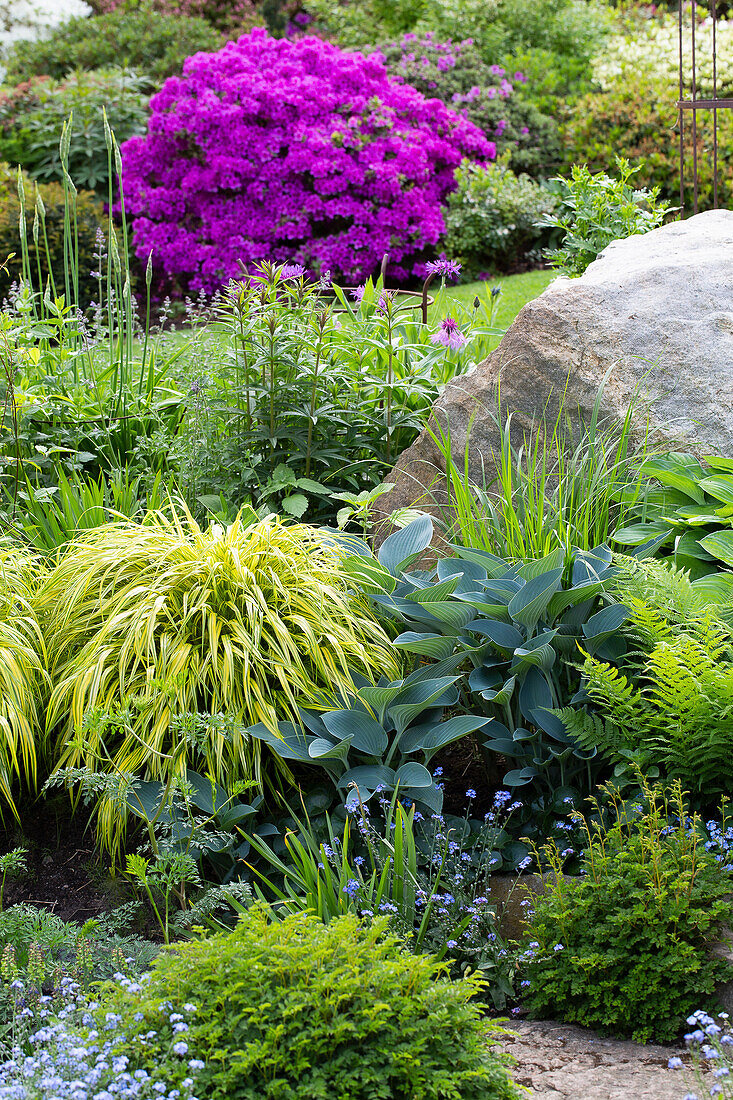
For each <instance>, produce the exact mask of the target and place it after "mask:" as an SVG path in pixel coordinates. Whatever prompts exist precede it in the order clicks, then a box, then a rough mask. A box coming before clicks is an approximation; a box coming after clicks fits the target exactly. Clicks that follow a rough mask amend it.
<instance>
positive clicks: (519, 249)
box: [444, 159, 557, 278]
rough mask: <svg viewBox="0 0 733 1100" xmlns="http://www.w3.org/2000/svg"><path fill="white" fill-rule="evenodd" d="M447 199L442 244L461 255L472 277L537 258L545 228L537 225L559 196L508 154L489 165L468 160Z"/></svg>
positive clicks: (459, 172)
mask: <svg viewBox="0 0 733 1100" xmlns="http://www.w3.org/2000/svg"><path fill="white" fill-rule="evenodd" d="M456 185H457V186H456V189H455V191H453V192H451V194H450V195H449V196H448V200H447V210H446V214H445V224H446V233H445V238H444V247H445V250H446V252H447V253H448V255H450V256H454V257H455V258H456V259H459V260H460V262H461V263H462V264H463V267H464V273H465V274H466V277H468V278H475V277H476V276H477V275H478V274H480V273H481V272H482V271H506V270H507V269H508V268H512V267H516V266H517V265H520V264H522V263H525V262H527V261H529V260H537V259H539V249H540V245H541V244H542V243H543V238H544V240H546V239H547V231H546V230H543V229H541V228H538V227H537V222H538V221H539V219H540V218H543V217H545V216H546V215H548V214H550V213H552V212H553V211H554V210H555V207H556V205H557V200H556V198H555V196H554V195H553V194H552V193H551V192H550V191H548V190H547V188H545V187H543V186H541V185H540V184H538V183H536V182H535V181H534V180H532V179H530V177H529V176H527V175H525V174H524V173H522V174H520V175H515V173H514V172H513V171H512V170H511V168H509V166H508V165H507V163H506V159H503V160H501V161H497V162H496V163H495V164H487V165H486V166H482V165H478V164H472V163H470V162H469V161H464V162H463V164H462V165H461V167H460V168H458V169H457V170H456Z"/></svg>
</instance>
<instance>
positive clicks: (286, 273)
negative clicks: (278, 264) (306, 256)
mask: <svg viewBox="0 0 733 1100" xmlns="http://www.w3.org/2000/svg"><path fill="white" fill-rule="evenodd" d="M303 275H305V268H304V267H303V266H302V264H284V265H283V268H282V270H281V272H280V278H281V279H282V280H285V279H300V278H302V276H303Z"/></svg>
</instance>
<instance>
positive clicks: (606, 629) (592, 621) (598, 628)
mask: <svg viewBox="0 0 733 1100" xmlns="http://www.w3.org/2000/svg"><path fill="white" fill-rule="evenodd" d="M630 614H631V612H630V611H629V609H628V607H627V606H626V605H625V604H622V603H612V604H609V605H608V607H602V608H601V610H600V611H596V613H595V615H591V617H590V618H589V619H588V621H587V623H584V624H583V635H584V637H586V638H588V640H589V641H600V639H601V638H607V637H608V636H609V635H610V634H615V633H616V632H617V631H618V630H620V629H621V627H622V626H623V624H624V623H625V622H626V620H627V619H628V617H629V615H630Z"/></svg>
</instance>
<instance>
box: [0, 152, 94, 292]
mask: <svg viewBox="0 0 733 1100" xmlns="http://www.w3.org/2000/svg"><path fill="white" fill-rule="evenodd" d="M23 189H24V192H25V202H24V206H25V228H26V239H27V241H28V251H29V254H30V264H31V273H32V278H33V285H34V289H36V290H37V289H38V288H39V270H40V286H41V287H42V288H45V286H46V281H47V279H48V277H49V275H51V277H52V280H53V284H54V286H55V290H56V294H58V295H60V294H63V293H64V216H65V196H64V188H63V186H62V185H61V184H60V183H37V182H36V181H35V180H32V179H31V178H30V177H29V176H28V175H26V173H23ZM37 196H40V200H41V203H42V204H43V211H44V212H45V215H44V218H43V220H40V219H39V222H38V227H37V228H38V233H37V236H38V244H36V239H35V235H34V228H33V225H34V220H35V217H36V197H37ZM19 219H20V198H19V196H18V171H17V169H16V168H12V167H11V166H10V165H9V164H2V163H0V263H1V264H2V265H3V266H2V269H0V302H1V301H2V300H3V299H6V298H7V297H8V294H9V292H10V288H11V287H12V285H13V283H18V282H20V279H21V277H22V274H23V264H22V258H21V257H22V249H21V241H20V232H19V228H18V226H19ZM42 221H45V242H44V231H43V230H44V227H43V224H42ZM76 225H77V235H78V269H79V301H78V302H77V303H75V304H77V305H79V306H81V307H82V308H86V307H87V306H88V305H89V303H90V302H91V301H97V299H98V297H99V281H98V280H97V279H96V278H94V277H93V276H92V272H93V271H94V270H95V269H96V268H97V267H98V265H99V260H98V258H97V257H95V251H96V252H98V251H99V249H98V245H97V230H98V229H99V228H100V227H101V228H102V229H103V231H104V232H105V237H106V227H107V217H106V215H105V213H104V208H103V206H102V203H101V202H99V200H98V199H97V198H96V197H95V196H94V194H92V192H91V191H79V192H78V193H77V195H76ZM46 243H47V249H48V251H47V249H46ZM105 250H106V249H105ZM49 259H50V264H49Z"/></svg>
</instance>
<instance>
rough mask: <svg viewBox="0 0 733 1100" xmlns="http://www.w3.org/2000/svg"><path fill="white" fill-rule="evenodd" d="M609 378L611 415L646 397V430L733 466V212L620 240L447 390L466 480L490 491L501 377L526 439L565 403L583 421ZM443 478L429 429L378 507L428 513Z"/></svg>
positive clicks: (606, 396) (606, 399)
mask: <svg viewBox="0 0 733 1100" xmlns="http://www.w3.org/2000/svg"><path fill="white" fill-rule="evenodd" d="M607 372H608V379H607V381H606V384H605V388H604V391H603V399H602V415H603V416H605V417H607V418H609V419H610V418H623V417H624V415H625V414H626V411H627V409H628V406H629V402H630V400H631V399H632V397H633V395H634V394H635V393H637V392H638V393H639V394H640V395H641V397H642V400H641V402H640V405H639V407H640V408H642V407H643V408H644V413H645V415H646V412H647V410H648V415H649V421H650V424H651V426H652V427H653V428H655V429H657V430H658V431H659V432H660V433H662V434H663V435H664V436H666V437H668V438H669V439H670V440H673V441H674V442H675V444H677V445H679V444H682V445H683V446H690V445H693V444H699V445H700V446H701V448H702V453H703V454H705V453H713V452H714V453H717V454H722V455H727V456H729V457H733V211H730V210H717V211H715V210H711V211H707V212H706V213H704V214H698V215H696V216H695V217H693V218H688V219H687V220H686V221H683V222H673V223H671V224H669V225H666V226H663V227H662V228H661V229H656V230H654V232H652V233H648V234H646V235H644V236H636V237H629V238H628V239H627V240H623V241H615V242H614V243H613V244H611V245H610V246H609V247H608V248H607V249H605V251H604V252H602V253H601V254H600V256H599V257H598V259H597V260H595V261H594V263H592V264H591V265H590V267H589V268H588V270H587V271H586V272H585V274H584V275H582V276H581V277H580V278H578V279H567V278H564V277H560V278H557V279H556V280H555V281H554V282H553V283H551V284H550V286H549V287H548V288H547V289H546V290H545V292H544V293H543V294H541V295H540V297H539V298H536V299H535V300H534V301H533V302H530V303H529V304H528V305H526V306H525V307H524V309H523V310H522V311H521V313H520V314H519V315H518V317H517V318H516V320H515V322H514V324H513V325H512V326H511V328H510V329H509V331H508V332H507V333H506V335H505V336H504V338H503V340H502V341H501V344H500V345H499V347H498V348H497V349H496V351H495V352H493V354H492V355H490V356H489V358H488V359H486V360H485V361H484V362H483V363H481V364H480V365H479V366H478V367H477V368H476V369H475V370H474V371H473V373H472V374H470V375H464V376H463V377H461V378H458V379H456V380H455V381H453V382H451V383H450V384H449V385H448V386H446V388H445V390H444V391H443V393H442V394H441V396H440V398H439V400H438V402H437V404H436V405H435V408H434V415H435V416H436V417H437V419H438V420H439V421H440V422H441V423H442V424H443V425H445V424H446V422H447V423H448V424H449V425H450V430H451V439H452V447H453V455H454V458H455V459H457V460H458V459H459V458H460V459H461V465H462V458H463V454H464V450H465V446H466V437H467V433H468V431H469V426H470V451H469V458H470V462H469V465H470V472H471V475H472V476H473V478H474V479H475V480H477V481H479V482H481V481H482V470H483V468H486V470H487V472H488V471H489V470H490V468H491V465H492V455H493V454H495V453H496V452H497V450H498V444H499V436H498V430H497V425H496V422H495V419H494V417H495V415H496V412H497V383H498V382H499V380H501V385H500V392H501V405H502V410H503V412H504V413H507V412H512V413H513V420H512V425H513V429H514V431H515V432H522V431H523V430H524V429H527V428H529V427H530V426H531V425H532V423H533V422H536V420H537V418H538V417H540V416H541V415H542V412H543V410H544V409H547V416H548V418H552V419H553V420H554V417H555V415H556V414H557V411H558V409H559V406H560V402H561V400H562V396H563V394H565V405H566V409H567V410H568V411H570V412H573V411H574V412H575V413H576V414H578V415H579V416H584V417H587V416H588V415H589V414H590V412H591V410H592V407H593V403H594V401H595V399H596V395H597V393H598V389H599V386H600V385H601V382H602V381H603V379H604V377H605V376H606V374H607ZM640 421H642V422H645V419H644V417H640ZM640 427H641V425H640ZM442 472H444V467H443V464H442V460H441V456H440V452H439V451H438V449H437V448H436V446H435V444H434V443H433V441H432V440H431V438H430V436H429V435H428V434H427V433H426V432H423V433H422V435H421V436H420V437H419V439H417V441H416V442H415V443H414V444H413V446H412V447H410V448H409V449H408V450H407V451H405V452H404V454H403V455H402V456H401V458H400V460H399V462H398V463H397V466H396V467H395V469H394V470H393V471H392V473H391V475H390V476H389V477H388V479H387V480H389V481H393V482H395V483H396V485H395V489H394V490H393V491H392V492H391V493H389V494H388V495H386V496H384V497H383V498H382V500H381V501H380V504H382V505H383V507H384V510H385V511H387V512H389V511H392V510H393V509H395V508H399V507H404V506H407V505H410V504H413V503H415V502H416V501H418V500H421V502H422V504H423V505H424V503H425V501H426V499H427V498H426V497H425V495H424V489H423V487H424V486H429V485H430V484H431V483H436V479H437V480H438V481H439V479H440V474H441V473H442Z"/></svg>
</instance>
